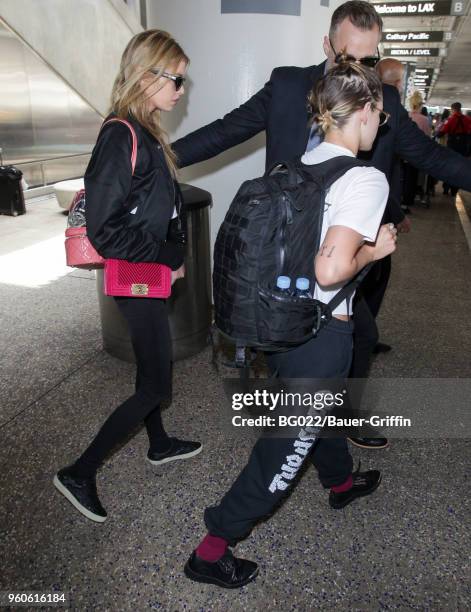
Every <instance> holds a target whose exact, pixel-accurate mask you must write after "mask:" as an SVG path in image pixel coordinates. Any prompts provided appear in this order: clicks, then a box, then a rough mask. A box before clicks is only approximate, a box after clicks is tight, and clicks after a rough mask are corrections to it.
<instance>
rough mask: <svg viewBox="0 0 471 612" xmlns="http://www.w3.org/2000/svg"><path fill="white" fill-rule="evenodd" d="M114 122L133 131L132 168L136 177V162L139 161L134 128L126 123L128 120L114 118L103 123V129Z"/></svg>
mask: <svg viewBox="0 0 471 612" xmlns="http://www.w3.org/2000/svg"><path fill="white" fill-rule="evenodd" d="M113 121H117V122H118V123H124V125H127V126H128V128H129V130H130V131H131V136H132V152H131V168H132V174H133V175H134V170H135V169H136V161H137V136H136V132H135V130H134V128H133V127H132V125H131V124H130V123H129V121H126V119H120V118H119V117H112V118H111V119H108V120H107V121H105V122H103V124H102V126H101V129H103V128H104V127H105V125H107V124H108V123H112V122H113Z"/></svg>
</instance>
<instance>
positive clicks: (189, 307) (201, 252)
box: [97, 183, 212, 362]
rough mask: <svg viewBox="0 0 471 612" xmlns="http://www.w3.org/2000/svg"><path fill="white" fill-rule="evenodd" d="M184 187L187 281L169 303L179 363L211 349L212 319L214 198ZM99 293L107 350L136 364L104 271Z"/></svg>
mask: <svg viewBox="0 0 471 612" xmlns="http://www.w3.org/2000/svg"><path fill="white" fill-rule="evenodd" d="M180 187H181V190H182V193H183V199H184V201H185V206H186V210H187V223H188V246H187V255H186V258H185V278H184V279H180V280H178V281H177V282H176V283H175V284H174V285H173V287H172V295H171V297H170V298H169V299H168V301H167V304H168V312H169V321H170V332H171V335H172V344H173V358H174V360H175V361H177V360H179V359H184V358H186V357H190V356H191V355H195V354H196V353H199V352H200V351H201V350H203V349H204V348H205V346H207V341H208V334H209V329H210V326H211V318H212V317H211V263H210V235H209V207H210V205H211V194H210V193H209V192H207V191H204V189H199V188H198V187H193V186H192V185H186V184H184V183H182V184H180ZM97 291H98V302H99V306H100V317H101V330H102V336H103V348H104V349H105V351H107V352H108V353H110V355H113V357H117V358H118V359H122V360H124V361H130V362H133V361H134V351H133V349H132V345H131V340H130V338H129V333H128V328H127V325H126V321H125V320H124V318H123V317H122V315H121V313H120V311H119V310H118V308H117V306H116V303H115V301H114V299H113V298H112V297H110V296H107V295H105V294H104V292H103V270H97ZM135 299H141V298H135Z"/></svg>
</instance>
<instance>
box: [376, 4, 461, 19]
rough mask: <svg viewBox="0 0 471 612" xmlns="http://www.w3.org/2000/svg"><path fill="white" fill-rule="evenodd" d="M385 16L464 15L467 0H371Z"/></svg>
mask: <svg viewBox="0 0 471 612" xmlns="http://www.w3.org/2000/svg"><path fill="white" fill-rule="evenodd" d="M372 4H373V6H374V7H375V9H376V10H377V12H378V13H379V14H380V15H384V16H385V17H410V16H411V15H413V16H415V17H420V16H435V15H458V16H459V15H465V14H466V9H467V6H468V0H436V2H372Z"/></svg>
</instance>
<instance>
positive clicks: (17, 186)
mask: <svg viewBox="0 0 471 612" xmlns="http://www.w3.org/2000/svg"><path fill="white" fill-rule="evenodd" d="M22 176H23V173H22V172H21V170H18V168H15V167H14V166H0V214H2V215H12V216H13V217H16V216H17V215H24V214H25V212H26V208H25V199H24V196H23V189H22V187H21V178H22Z"/></svg>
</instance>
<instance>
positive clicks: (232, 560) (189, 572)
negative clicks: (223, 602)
mask: <svg viewBox="0 0 471 612" xmlns="http://www.w3.org/2000/svg"><path fill="white" fill-rule="evenodd" d="M184 572H185V575H186V576H187V577H188V578H190V580H194V581H195V582H205V583H207V584H216V585H217V586H220V587H223V588H225V589H237V588H239V587H242V586H244V584H247V583H249V582H251V581H252V580H253V579H254V578H255V577H256V576H257V574H258V565H257V564H256V563H255V562H254V561H248V560H247V559H238V558H237V557H234V555H233V554H232V552H231V551H230V550H229V549H228V550H226V552H225V553H224V555H223V556H222V557H221V558H220V559H219V560H218V561H214V562H213V563H211V562H209V561H204V560H203V559H200V558H199V557H198V556H197V555H196V553H195V552H193V553H192V554H191V557H190V558H189V559H188V561H187V562H186V565H185V568H184Z"/></svg>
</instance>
